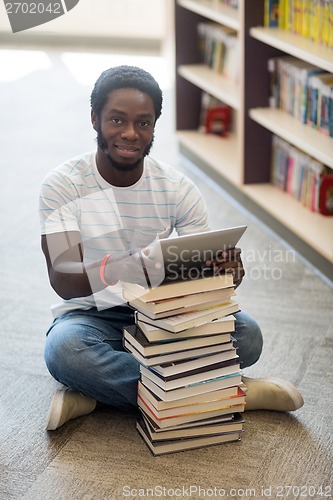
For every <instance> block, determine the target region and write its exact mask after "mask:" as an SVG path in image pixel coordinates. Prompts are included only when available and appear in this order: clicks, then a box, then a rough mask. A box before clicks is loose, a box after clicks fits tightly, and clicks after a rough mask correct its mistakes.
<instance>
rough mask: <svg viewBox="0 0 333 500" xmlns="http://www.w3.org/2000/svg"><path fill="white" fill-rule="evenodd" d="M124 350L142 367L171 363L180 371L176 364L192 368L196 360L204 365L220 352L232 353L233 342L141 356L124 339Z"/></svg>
mask: <svg viewBox="0 0 333 500" xmlns="http://www.w3.org/2000/svg"><path fill="white" fill-rule="evenodd" d="M123 343H124V347H125V349H126V350H127V351H128V352H130V353H132V354H133V356H134V357H135V358H136V359H137V360H138V361H139V363H141V364H142V365H144V366H155V365H162V366H163V367H164V365H168V364H169V363H171V365H172V366H174V369H175V370H177V369H181V368H182V367H178V368H177V366H178V364H179V363H181V362H184V363H186V365H185V368H186V367H187V366H188V364H187V363H190V364H191V365H192V366H193V364H196V363H195V362H196V360H198V363H200V362H201V363H205V359H202V361H201V358H206V357H207V356H210V355H215V354H218V353H222V352H226V351H227V352H228V351H232V352H233V351H234V350H235V348H234V347H233V342H227V343H224V344H214V345H212V346H207V347H199V348H197V349H189V350H183V351H175V352H171V353H168V354H158V355H156V356H149V357H147V356H143V355H142V354H140V353H139V351H137V350H136V349H135V347H133V345H132V344H130V343H129V342H128V341H127V340H126V339H124V341H123Z"/></svg>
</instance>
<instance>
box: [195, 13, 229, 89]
mask: <svg viewBox="0 0 333 500" xmlns="http://www.w3.org/2000/svg"><path fill="white" fill-rule="evenodd" d="M197 30H198V38H199V50H200V52H201V55H202V60H203V62H204V63H205V64H207V65H208V66H209V67H210V68H211V69H212V70H214V71H215V72H216V73H219V74H223V75H224V76H226V77H228V78H230V79H231V80H234V81H236V80H237V79H238V70H239V64H238V62H239V57H238V55H237V54H238V45H239V44H238V38H237V32H235V31H234V30H232V29H231V28H227V27H225V26H221V25H219V24H216V23H204V22H202V23H198V27H197Z"/></svg>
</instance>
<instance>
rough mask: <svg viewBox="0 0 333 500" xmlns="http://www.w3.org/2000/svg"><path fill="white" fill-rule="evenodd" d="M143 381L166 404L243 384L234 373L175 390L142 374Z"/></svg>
mask: <svg viewBox="0 0 333 500" xmlns="http://www.w3.org/2000/svg"><path fill="white" fill-rule="evenodd" d="M149 375H150V377H151V373H149ZM141 380H142V383H143V384H144V385H145V387H147V388H148V389H149V390H150V391H151V392H152V393H153V394H155V396H157V397H158V398H160V399H161V400H162V401H165V402H169V401H174V400H177V399H181V398H188V397H192V396H197V395H199V394H206V393H207V392H210V391H217V390H219V389H228V388H230V387H235V386H239V385H241V384H242V377H241V375H240V373H232V374H231V375H225V376H224V377H213V378H211V379H207V380H202V381H201V382H197V383H195V384H186V385H183V386H181V387H176V388H174V389H169V388H167V389H164V388H162V387H161V386H160V385H158V384H157V383H156V382H155V381H154V380H152V378H149V377H147V376H146V375H145V374H144V373H142V372H141Z"/></svg>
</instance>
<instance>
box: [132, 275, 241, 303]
mask: <svg viewBox="0 0 333 500" xmlns="http://www.w3.org/2000/svg"><path fill="white" fill-rule="evenodd" d="M233 286H234V282H233V276H232V274H230V273H226V274H218V275H214V276H207V277H203V278H199V279H194V280H191V279H189V280H183V281H174V282H172V283H162V284H161V285H159V286H158V287H156V288H144V287H142V286H140V285H136V284H134V283H123V288H124V293H127V292H128V293H130V294H131V296H132V297H136V298H140V300H141V301H143V302H156V301H160V300H164V299H172V298H175V297H184V296H186V295H191V294H195V293H200V292H201V293H203V292H209V291H212V290H220V289H221V288H227V287H233Z"/></svg>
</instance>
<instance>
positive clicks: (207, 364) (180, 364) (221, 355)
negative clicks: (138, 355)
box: [150, 348, 239, 381]
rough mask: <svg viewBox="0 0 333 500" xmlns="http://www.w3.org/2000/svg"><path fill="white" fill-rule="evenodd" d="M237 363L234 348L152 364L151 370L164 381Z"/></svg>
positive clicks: (237, 357) (237, 358) (237, 359)
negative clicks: (189, 358)
mask: <svg viewBox="0 0 333 500" xmlns="http://www.w3.org/2000/svg"><path fill="white" fill-rule="evenodd" d="M236 364H237V365H238V364H239V356H238V355H237V352H236V349H235V348H233V349H231V350H229V351H224V352H218V353H212V354H210V355H208V356H202V357H198V358H195V359H191V360H179V361H174V362H171V363H165V364H164V365H153V366H151V368H150V369H151V370H152V371H153V372H154V373H156V374H157V375H159V376H160V377H161V378H163V379H164V380H165V381H168V380H176V379H178V378H180V377H184V376H191V375H195V374H197V373H201V372H203V371H207V370H212V369H215V367H216V368H222V367H224V366H233V365H236Z"/></svg>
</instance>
